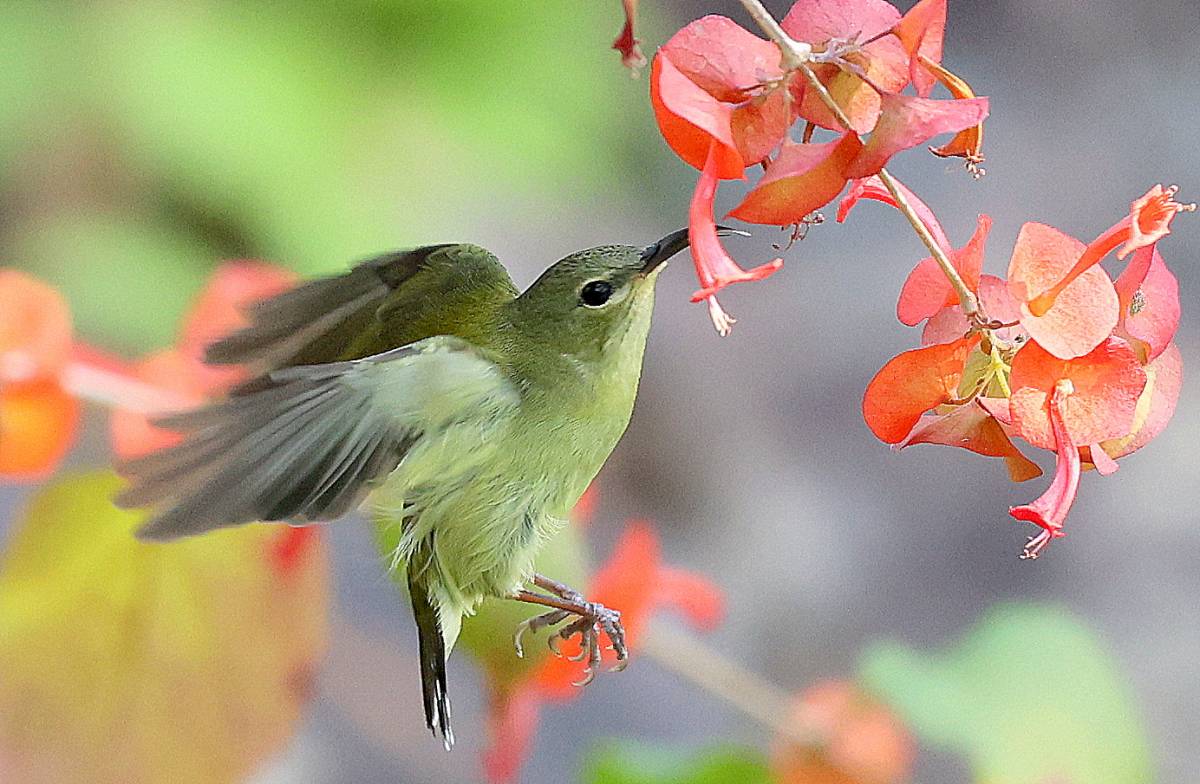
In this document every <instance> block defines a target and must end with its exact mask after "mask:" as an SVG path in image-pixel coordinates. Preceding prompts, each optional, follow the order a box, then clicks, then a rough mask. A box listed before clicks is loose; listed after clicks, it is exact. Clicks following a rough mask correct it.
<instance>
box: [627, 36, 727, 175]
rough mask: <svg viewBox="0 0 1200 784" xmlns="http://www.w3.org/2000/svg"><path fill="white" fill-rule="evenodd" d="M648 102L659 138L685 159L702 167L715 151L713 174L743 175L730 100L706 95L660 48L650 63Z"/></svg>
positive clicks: (692, 164) (704, 166)
mask: <svg viewBox="0 0 1200 784" xmlns="http://www.w3.org/2000/svg"><path fill="white" fill-rule="evenodd" d="M650 104H651V106H652V107H653V109H654V119H655V120H656V121H657V122H658V130H659V132H660V133H662V136H663V139H665V140H666V142H667V144H668V145H669V146H670V148H671V149H672V150H674V151H675V154H676V155H678V156H679V157H680V158H682V159H683V161H684V162H685V163H687V164H689V165H691V166H694V167H695V168H697V169H704V168H706V166H707V165H708V161H709V159H710V158H712V157H713V156H714V155H715V162H714V163H713V164H712V165H713V166H714V169H713V171H714V172H715V176H716V177H719V178H720V179H724V180H729V179H741V178H742V177H743V176H744V175H743V170H744V169H745V165H744V164H743V162H742V157H741V154H740V153H738V150H737V144H736V142H734V140H733V129H732V126H731V122H732V117H733V108H734V107H733V104H729V103H723V102H721V101H719V100H717V99H716V98H714V97H713V96H711V95H709V94H708V93H707V92H705V91H704V90H703V89H701V88H700V87H699V86H698V85H697V84H695V83H694V82H693V81H692V80H690V79H688V78H687V76H685V75H684V74H683V73H682V72H681V71H680V70H679V69H678V68H676V67H675V65H674V63H672V62H671V60H670V59H669V58H667V56H666V55H664V54H663V53H662V52H659V53H658V54H656V55H655V56H654V62H653V63H652V64H651V66H650ZM714 144H715V145H716V152H715V153H713V152H712V150H713V147H714Z"/></svg>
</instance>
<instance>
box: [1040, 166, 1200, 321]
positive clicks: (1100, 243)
mask: <svg viewBox="0 0 1200 784" xmlns="http://www.w3.org/2000/svg"><path fill="white" fill-rule="evenodd" d="M1178 192H1179V189H1178V188H1177V187H1175V186H1171V187H1169V188H1163V187H1162V186H1161V185H1155V186H1154V187H1153V188H1151V189H1150V190H1149V191H1147V192H1146V194H1145V195H1144V196H1142V197H1141V198H1139V199H1138V200H1137V201H1135V202H1133V204H1131V205H1130V209H1129V215H1127V216H1126V217H1125V218H1124V219H1122V220H1121V221H1119V222H1118V223H1117V224H1116V225H1114V226H1113V227H1112V228H1110V229H1109V230H1108V231H1106V232H1104V233H1103V234H1101V235H1100V236H1099V237H1097V238H1096V239H1095V240H1093V241H1092V243H1091V244H1090V245H1088V246H1087V247H1086V248H1085V249H1084V251H1083V253H1082V254H1081V255H1080V256H1079V260H1078V261H1076V262H1075V264H1074V266H1072V267H1071V269H1070V270H1068V271H1067V273H1066V274H1065V275H1063V276H1062V278H1061V279H1060V280H1059V281H1058V282H1057V283H1055V284H1054V285H1052V286H1050V288H1048V289H1046V290H1045V291H1043V292H1041V293H1040V294H1038V295H1037V296H1035V297H1033V298H1032V299H1031V300H1029V312H1030V313H1032V314H1033V315H1034V316H1044V315H1045V314H1046V312H1047V311H1048V310H1050V308H1051V307H1053V306H1054V302H1055V300H1056V299H1057V298H1058V295H1059V294H1061V293H1062V292H1063V290H1064V289H1065V288H1066V287H1067V286H1069V285H1070V284H1071V283H1072V282H1074V281H1075V280H1076V279H1077V278H1079V276H1080V275H1082V274H1083V273H1084V272H1086V271H1087V270H1089V269H1091V268H1092V267H1094V266H1095V265H1096V264H1099V263H1100V260H1101V259H1103V258H1104V257H1105V256H1107V255H1108V254H1109V253H1111V252H1112V251H1114V250H1116V249H1117V246H1121V247H1120V250H1119V251H1117V258H1119V259H1123V258H1125V257H1126V256H1127V255H1129V254H1130V253H1132V252H1133V251H1135V250H1137V249H1139V248H1144V247H1147V246H1149V245H1153V244H1154V243H1156V242H1158V241H1159V240H1160V239H1162V238H1163V237H1165V236H1166V235H1167V234H1170V233H1171V228H1170V226H1171V221H1172V220H1174V218H1175V216H1176V215H1178V214H1179V213H1181V212H1185V211H1192V210H1195V209H1196V205H1195V204H1180V203H1178V202H1176V201H1175V198H1174V197H1175V194H1176V193H1178Z"/></svg>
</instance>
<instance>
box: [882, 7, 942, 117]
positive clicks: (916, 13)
mask: <svg viewBox="0 0 1200 784" xmlns="http://www.w3.org/2000/svg"><path fill="white" fill-rule="evenodd" d="M892 33H893V35H895V36H896V37H897V38H899V39H900V43H901V45H902V46H903V47H904V51H905V52H906V53H907V54H908V57H909V79H910V80H911V81H912V83H913V87H915V88H916V90H917V95H919V96H921V97H923V98H924V97H928V96H929V94H930V93H931V92H933V86H934V85H935V84H937V79H936V78H935V77H934V76H933V74H931V73H930V72H929V70H928V69H926V68H924V67H923V66H922V65H921V58H922V57H924V58H925V59H926V60H929V61H931V62H934V63H940V62H941V61H942V44H943V41H944V39H945V35H946V0H920V2H918V3H917V4H916V5H914V6H913V7H912V8H910V9H909V10H908V12H907V13H906V14H904V17H903V18H902V19H901V20H900V21H899V22H897V23H896V26H895V27H893V28H892Z"/></svg>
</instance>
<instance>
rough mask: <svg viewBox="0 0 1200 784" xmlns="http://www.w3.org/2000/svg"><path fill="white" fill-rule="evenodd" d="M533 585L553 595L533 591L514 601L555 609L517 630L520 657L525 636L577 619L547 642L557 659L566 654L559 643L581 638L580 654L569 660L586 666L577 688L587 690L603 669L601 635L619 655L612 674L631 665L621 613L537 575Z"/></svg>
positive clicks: (517, 594) (528, 621)
mask: <svg viewBox="0 0 1200 784" xmlns="http://www.w3.org/2000/svg"><path fill="white" fill-rule="evenodd" d="M533 581H534V584H535V585H537V586H538V587H539V588H543V589H545V590H547V591H549V592H550V593H551V594H553V595H552V596H546V595H544V594H540V593H534V592H532V591H518V592H517V593H516V594H515V595H514V597H513V598H515V599H518V600H520V601H523V602H529V603H531V604H540V605H542V606H544V607H552V608H554V609H552V610H551V611H550V612H547V613H543V614H542V615H538V616H535V617H533V618H530V619H529V620H527V621H524V622H522V623H521V624H520V625H518V626H517V633H516V637H515V639H514V643H515V645H516V649H517V655H518V656H521V655H522V654H523V653H524V649H523V647H522V645H521V638H522V637H523V636H524V635H525V633H526V632H529V633H531V634H532V633H536V632H538V631H539V630H541V629H545V628H549V627H554V626H558V625H559V624H561V623H563V622H564V621H567V619H569V618H570V617H572V616H575V618H576V619H575V620H574V621H571V622H570V623H567V624H566V625H565V626H563V627H562V628H560V629H556V630H554V631H553V632H551V634H550V637H549V638H548V639H547V640H546V643H547V645H549V647H550V650H551V651H553V652H554V655H556V656H563V655H564V654H563V653H562V652H561V651H560V650H559V647H558V646H559V641H560V640H569V639H571V638H572V637H574V636H575V635H579V643H580V645H579V653H577V654H574V655H571V656H567V658H568V659H570V660H571V661H584V662H586V667H585V669H584V675H583V680H581V681H579V682H578V683H576V684H575V685H576V686H586V685H587V684H589V683H591V682H592V679H593V678H595V677H596V670H598V669H599V668H600V660H601V648H600V638H601V635H604V636H606V637H607V638H608V641H609V643H610V649H611V650H612V651H613V652H614V653H615V654H616V655H617V663H616V664H614V665H613V667H612V672H620V671H621V670H623V669H625V667H626V665H628V664H629V647H628V645H627V644H626V642H625V627H624V626H623V625H622V624H621V613H620V612H619V611H617V610H613V609H611V608H608V607H605V606H604V605H602V604H600V603H598V602H589V601H587V600H586V599H585V598H584V597H583V595H582V594H581V593H579V592H578V591H576V590H574V589H573V588H570V587H568V586H566V585H563V584H562V583H560V582H558V581H557V580H551V579H550V578H548V577H543V576H542V575H540V574H539V575H534V580H533Z"/></svg>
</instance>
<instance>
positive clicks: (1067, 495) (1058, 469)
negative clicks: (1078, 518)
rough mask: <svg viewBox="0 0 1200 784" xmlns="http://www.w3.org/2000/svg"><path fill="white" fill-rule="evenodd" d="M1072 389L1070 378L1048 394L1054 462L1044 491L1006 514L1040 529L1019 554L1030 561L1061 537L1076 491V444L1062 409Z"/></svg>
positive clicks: (1077, 475)
mask: <svg viewBox="0 0 1200 784" xmlns="http://www.w3.org/2000/svg"><path fill="white" fill-rule="evenodd" d="M1073 391H1074V386H1073V385H1072V384H1071V381H1070V379H1062V380H1061V381H1059V382H1058V383H1057V384H1055V385H1054V392H1053V394H1052V395H1051V396H1050V424H1051V427H1052V428H1053V431H1054V450H1055V454H1056V462H1055V465H1054V479H1053V480H1052V481H1051V482H1050V487H1048V488H1046V492H1045V493H1043V494H1042V495H1041V496H1039V497H1038V498H1037V500H1035V501H1033V502H1032V503H1029V504H1025V505H1023V506H1014V507H1012V508H1011V509H1009V510H1008V513H1009V514H1010V515H1012V516H1013V517H1014V518H1016V519H1017V520H1024V521H1026V522H1030V523H1033V524H1035V525H1037V526H1040V527H1041V529H1042V532H1041V533H1039V534H1037V535H1036V536H1032V537H1030V538H1029V541H1028V542H1026V543H1025V549H1024V550H1023V551H1022V553H1021V558H1022V559H1029V560H1032V559H1034V558H1037V557H1038V556H1039V555H1041V552H1042V550H1044V549H1045V548H1046V545H1048V544H1050V540H1052V539H1057V538H1058V537H1060V536H1064V535H1065V534H1063V531H1062V527H1063V521H1064V520H1066V519H1067V514H1068V513H1069V512H1070V511H1071V504H1072V503H1074V502H1075V495H1076V493H1077V492H1078V490H1079V474H1080V460H1079V446H1078V445H1077V444H1075V443H1073V442H1072V441H1071V434H1070V433H1069V432H1068V430H1067V426H1066V422H1065V418H1066V415H1065V414H1064V412H1063V405H1064V403H1065V401H1066V398H1067V397H1068V396H1069V395H1070V394H1071V393H1072V392H1073Z"/></svg>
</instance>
